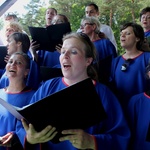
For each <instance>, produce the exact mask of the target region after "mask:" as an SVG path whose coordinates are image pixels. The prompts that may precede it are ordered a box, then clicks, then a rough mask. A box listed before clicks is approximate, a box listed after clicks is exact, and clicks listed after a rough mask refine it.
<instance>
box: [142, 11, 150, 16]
mask: <svg viewBox="0 0 150 150" xmlns="http://www.w3.org/2000/svg"><path fill="white" fill-rule="evenodd" d="M145 15H149V16H150V11H148V12H146V13H144V14H143V15H142V16H145Z"/></svg>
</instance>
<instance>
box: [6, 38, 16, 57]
mask: <svg viewBox="0 0 150 150" xmlns="http://www.w3.org/2000/svg"><path fill="white" fill-rule="evenodd" d="M7 42H8V43H7V54H8V55H12V54H13V53H15V52H17V50H18V44H17V43H16V41H15V40H14V38H13V37H10V38H8V41H7Z"/></svg>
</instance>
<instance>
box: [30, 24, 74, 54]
mask: <svg viewBox="0 0 150 150" xmlns="http://www.w3.org/2000/svg"><path fill="white" fill-rule="evenodd" d="M28 28H29V32H30V34H31V37H32V39H33V41H37V43H39V44H40V47H39V48H38V50H47V51H51V52H53V51H55V47H56V45H58V44H62V38H63V35H64V34H66V33H69V32H71V27H70V23H69V22H68V23H62V24H55V25H50V26H48V27H31V26H29V27H28Z"/></svg>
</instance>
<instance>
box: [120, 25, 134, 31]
mask: <svg viewBox="0 0 150 150" xmlns="http://www.w3.org/2000/svg"><path fill="white" fill-rule="evenodd" d="M122 31H130V32H133V27H131V26H128V27H126V28H125V29H123V30H122Z"/></svg>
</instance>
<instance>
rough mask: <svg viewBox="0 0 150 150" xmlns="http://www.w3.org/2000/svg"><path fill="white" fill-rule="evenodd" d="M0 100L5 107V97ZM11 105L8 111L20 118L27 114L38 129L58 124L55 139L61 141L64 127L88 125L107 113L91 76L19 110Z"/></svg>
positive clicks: (91, 124) (74, 127) (104, 116)
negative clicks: (3, 99)
mask: <svg viewBox="0 0 150 150" xmlns="http://www.w3.org/2000/svg"><path fill="white" fill-rule="evenodd" d="M0 103H1V104H2V105H3V106H4V107H6V104H4V103H3V101H2V100H0ZM7 104H8V103H7ZM10 107H11V106H9V108H8V107H7V109H8V111H10V112H11V113H12V114H13V115H14V116H15V117H17V118H18V119H21V118H22V117H24V118H25V119H26V120H27V121H28V122H29V123H32V124H33V125H34V127H35V129H36V130H37V131H41V130H42V129H44V128H45V127H46V126H47V125H52V126H54V127H56V129H57V131H58V134H57V135H56V137H55V138H54V139H53V140H52V142H54V143H58V142H59V138H60V137H61V136H62V135H61V131H62V130H64V129H86V128H88V127H90V126H93V125H96V124H98V123H100V122H101V121H102V120H104V119H105V118H106V117H107V115H106V112H105V110H104V108H103V106H102V103H101V100H100V98H99V96H98V94H97V92H96V90H95V87H94V85H93V83H92V81H91V79H90V78H88V79H85V80H83V81H81V82H78V83H76V84H74V85H72V86H69V87H67V88H65V89H62V90H61V91H59V92H56V93H54V94H52V95H50V96H47V97H45V98H44V99H42V100H39V101H37V102H35V103H34V104H31V105H29V106H26V107H24V108H22V109H20V110H17V111H16V109H14V107H13V109H12V107H11V109H10Z"/></svg>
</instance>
